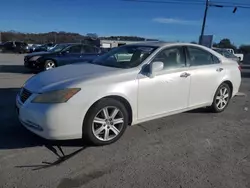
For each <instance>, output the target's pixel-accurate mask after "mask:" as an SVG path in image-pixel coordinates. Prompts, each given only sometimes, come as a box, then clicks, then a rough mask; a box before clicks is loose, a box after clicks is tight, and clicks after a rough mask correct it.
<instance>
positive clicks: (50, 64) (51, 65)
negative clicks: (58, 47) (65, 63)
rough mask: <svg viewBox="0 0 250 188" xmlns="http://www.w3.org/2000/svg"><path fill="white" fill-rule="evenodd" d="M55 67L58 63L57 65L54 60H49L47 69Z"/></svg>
mask: <svg viewBox="0 0 250 188" xmlns="http://www.w3.org/2000/svg"><path fill="white" fill-rule="evenodd" d="M55 67H56V65H55V63H54V62H53V61H48V62H47V64H46V67H45V69H46V70H49V69H53V68H55Z"/></svg>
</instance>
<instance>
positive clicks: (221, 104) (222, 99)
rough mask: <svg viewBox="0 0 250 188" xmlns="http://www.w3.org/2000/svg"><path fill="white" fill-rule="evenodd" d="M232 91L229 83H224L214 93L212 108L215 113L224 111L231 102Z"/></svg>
mask: <svg viewBox="0 0 250 188" xmlns="http://www.w3.org/2000/svg"><path fill="white" fill-rule="evenodd" d="M231 92H232V91H231V89H230V87H229V86H228V84H226V83H222V84H221V85H220V86H219V88H218V89H217V91H216V93H215V95H214V100H213V104H212V106H211V110H212V111H213V112H215V113H220V112H223V111H224V110H225V109H226V107H227V106H228V104H229V102H230V99H231Z"/></svg>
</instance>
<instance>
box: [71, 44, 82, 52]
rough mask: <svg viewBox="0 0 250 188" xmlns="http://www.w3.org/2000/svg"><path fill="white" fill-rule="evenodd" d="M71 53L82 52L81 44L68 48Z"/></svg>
mask: <svg viewBox="0 0 250 188" xmlns="http://www.w3.org/2000/svg"><path fill="white" fill-rule="evenodd" d="M68 51H69V53H81V51H82V46H81V45H76V46H71V47H70V48H69V49H68Z"/></svg>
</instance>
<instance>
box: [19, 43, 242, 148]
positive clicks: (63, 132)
mask: <svg viewBox="0 0 250 188" xmlns="http://www.w3.org/2000/svg"><path fill="white" fill-rule="evenodd" d="M240 83H241V74H240V69H239V67H238V64H237V62H235V61H233V60H230V59H227V58H225V57H224V56H222V55H220V54H219V53H217V52H215V51H213V50H211V49H208V48H206V47H203V46H199V45H195V44H186V43H162V42H148V43H138V44H131V45H125V46H121V47H118V48H116V49H113V50H111V51H109V52H107V53H106V54H104V55H101V56H99V57H97V58H96V59H94V60H92V61H89V62H88V63H83V64H71V65H66V66H62V67H59V68H57V69H51V70H49V71H45V72H42V73H39V74H37V75H35V76H33V77H32V78H30V79H29V80H28V81H27V82H26V83H25V84H24V86H23V88H22V89H21V91H20V93H19V94H18V95H17V97H16V107H17V111H18V114H19V115H18V116H19V120H20V122H21V123H22V124H23V126H24V127H26V128H27V129H28V130H30V131H32V132H34V133H35V134H37V135H39V136H41V137H43V138H46V139H52V140H62V139H75V138H84V139H88V140H89V141H91V142H92V143H94V144H96V145H105V144H110V143H112V142H115V141H117V140H118V139H119V138H120V137H121V136H122V135H123V133H124V131H125V129H126V128H127V127H128V125H134V124H138V123H141V122H145V121H148V120H153V119H156V118H161V117H164V116H168V115H172V114H176V113H181V112H184V111H188V110H191V109H196V108H200V107H209V108H210V109H211V111H213V112H217V113H218V112H222V111H223V110H225V109H226V107H227V106H228V104H229V102H230V99H231V98H232V97H234V96H235V94H236V93H237V92H238V90H239V87H240ZM193 121H195V119H194V120H193ZM152 126H153V124H152Z"/></svg>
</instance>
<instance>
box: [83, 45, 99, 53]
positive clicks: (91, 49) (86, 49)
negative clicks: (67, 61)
mask: <svg viewBox="0 0 250 188" xmlns="http://www.w3.org/2000/svg"><path fill="white" fill-rule="evenodd" d="M83 53H97V48H95V47H94V46H89V45H84V46H83Z"/></svg>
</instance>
